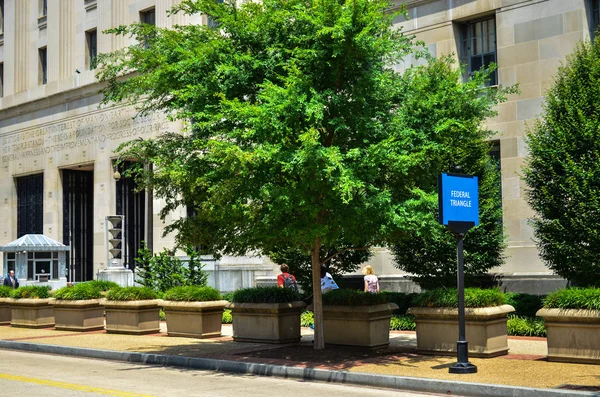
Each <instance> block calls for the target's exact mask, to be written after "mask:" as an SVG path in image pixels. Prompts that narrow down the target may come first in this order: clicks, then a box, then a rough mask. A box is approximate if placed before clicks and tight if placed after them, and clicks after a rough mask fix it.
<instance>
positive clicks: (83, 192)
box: [63, 170, 94, 282]
mask: <svg viewBox="0 0 600 397" xmlns="http://www.w3.org/2000/svg"><path fill="white" fill-rule="evenodd" d="M93 210H94V172H93V171H75V170H63V243H64V244H66V245H69V246H70V247H71V251H70V252H68V253H67V269H68V280H69V281H77V282H79V281H89V280H93V279H94V260H93V251H94V240H93V215H94V212H93Z"/></svg>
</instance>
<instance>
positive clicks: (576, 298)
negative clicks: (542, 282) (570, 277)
mask: <svg viewBox="0 0 600 397" xmlns="http://www.w3.org/2000/svg"><path fill="white" fill-rule="evenodd" d="M544 307H547V308H556V309H589V310H600V288H566V289H561V290H558V291H556V292H554V293H552V294H550V295H548V296H547V297H546V299H544Z"/></svg>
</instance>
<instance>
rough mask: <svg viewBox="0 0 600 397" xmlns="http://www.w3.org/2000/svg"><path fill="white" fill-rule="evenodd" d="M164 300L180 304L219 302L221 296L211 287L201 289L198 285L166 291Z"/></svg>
mask: <svg viewBox="0 0 600 397" xmlns="http://www.w3.org/2000/svg"><path fill="white" fill-rule="evenodd" d="M164 299H165V300H168V301H180V302H206V301H218V300H221V294H220V293H219V291H217V290H216V289H214V288H213V287H202V286H199V285H188V286H184V287H175V288H171V289H170V290H168V291H166V292H165V294H164Z"/></svg>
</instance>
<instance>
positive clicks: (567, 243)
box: [524, 40, 600, 285]
mask: <svg viewBox="0 0 600 397" xmlns="http://www.w3.org/2000/svg"><path fill="white" fill-rule="evenodd" d="M527 144H528V145H529V157H528V161H527V165H526V167H525V168H524V179H525V182H526V183H527V185H528V192H527V193H528V195H527V197H528V202H529V204H530V205H531V207H532V208H533V210H534V211H535V216H534V217H533V218H532V220H531V223H532V226H533V230H534V234H535V238H536V240H537V245H538V248H539V252H540V255H541V257H542V259H543V261H544V262H545V263H546V264H547V265H548V267H550V269H552V270H553V271H554V272H555V273H556V274H558V275H560V276H562V277H564V278H566V279H568V280H570V281H572V282H574V283H576V284H578V285H599V284H600V283H599V282H598V274H600V41H598V40H596V41H595V42H594V43H589V42H587V43H581V44H579V45H578V46H577V48H576V50H575V52H574V53H573V54H572V55H571V56H570V57H568V59H567V62H566V63H565V65H563V66H562V67H560V68H559V69H558V73H557V75H556V77H555V82H554V84H553V85H552V87H551V88H550V89H549V90H548V92H547V94H546V98H545V105H544V111H543V114H542V115H541V117H540V119H539V120H538V121H537V122H536V123H535V125H534V126H533V128H532V129H531V131H529V134H528V135H527Z"/></svg>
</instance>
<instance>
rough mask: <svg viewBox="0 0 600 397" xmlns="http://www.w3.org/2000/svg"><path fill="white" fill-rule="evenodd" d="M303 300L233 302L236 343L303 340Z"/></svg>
mask: <svg viewBox="0 0 600 397" xmlns="http://www.w3.org/2000/svg"><path fill="white" fill-rule="evenodd" d="M305 307H306V303H304V302H302V301H297V302H292V303H232V304H230V305H229V308H230V309H231V315H232V317H233V340H234V341H236V342H260V343H292V342H298V341H300V338H301V337H302V336H301V335H300V313H302V309H304V308H305Z"/></svg>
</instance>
